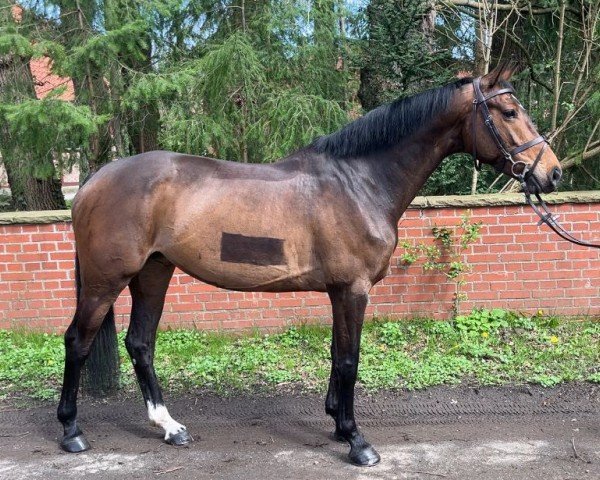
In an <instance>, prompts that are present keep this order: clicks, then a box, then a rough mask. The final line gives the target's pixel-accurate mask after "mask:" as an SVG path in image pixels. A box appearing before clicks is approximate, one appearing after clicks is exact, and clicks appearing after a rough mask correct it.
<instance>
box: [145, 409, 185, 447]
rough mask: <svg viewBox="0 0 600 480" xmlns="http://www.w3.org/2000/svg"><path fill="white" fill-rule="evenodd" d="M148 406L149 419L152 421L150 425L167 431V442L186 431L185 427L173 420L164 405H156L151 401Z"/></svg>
mask: <svg viewBox="0 0 600 480" xmlns="http://www.w3.org/2000/svg"><path fill="white" fill-rule="evenodd" d="M146 405H147V406H148V418H149V419H150V423H151V424H152V425H155V426H157V427H162V428H163V430H164V431H165V440H168V439H169V438H170V437H172V436H173V435H176V434H178V433H181V432H183V431H184V430H186V428H185V426H184V425H182V424H181V423H179V422H176V421H175V420H173V418H172V417H171V415H169V411H168V410H167V407H165V406H164V405H154V404H153V403H152V402H150V401H148V402H147V404H146Z"/></svg>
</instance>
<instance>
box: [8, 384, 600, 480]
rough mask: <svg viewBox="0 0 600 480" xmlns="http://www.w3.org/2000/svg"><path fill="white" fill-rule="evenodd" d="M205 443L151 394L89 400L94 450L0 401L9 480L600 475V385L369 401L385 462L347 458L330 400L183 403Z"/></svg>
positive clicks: (50, 414) (370, 421) (438, 392)
mask: <svg viewBox="0 0 600 480" xmlns="http://www.w3.org/2000/svg"><path fill="white" fill-rule="evenodd" d="M168 406H169V408H170V410H171V413H172V415H173V417H174V418H175V419H176V420H178V421H180V422H182V423H184V424H186V425H187V427H188V429H189V430H190V432H191V433H192V435H194V436H195V438H196V441H195V442H194V443H192V444H191V445H190V446H189V447H183V448H176V447H171V446H168V445H166V444H164V443H163V442H162V441H161V434H160V431H159V430H158V429H156V428H153V427H150V426H148V424H147V420H146V417H145V411H144V408H143V404H142V402H141V400H140V399H135V400H131V399H110V400H108V401H105V402H98V401H91V400H84V401H82V402H81V405H80V409H79V410H80V416H81V425H82V427H83V429H84V432H85V433H86V434H87V438H88V440H90V443H91V445H92V449H91V450H90V451H88V452H85V453H82V454H78V455H73V454H66V453H63V452H61V451H60V449H59V448H58V445H57V437H58V435H59V434H60V433H61V428H60V425H59V424H58V422H57V421H56V420H55V406H54V405H48V406H41V407H36V408H29V409H17V408H14V407H13V406H12V405H10V404H8V405H7V404H4V405H0V478H2V479H11V480H19V479H36V478H40V479H70V478H86V479H88V478H89V479H113V478H131V479H134V478H144V479H145V478H157V479H161V478H174V479H184V480H187V479H205V478H206V479H208V478H210V479H213V478H232V479H250V480H252V479H261V480H262V479H288V478H290V479H293V478H298V479H328V478H344V479H461V480H463V479H477V480H486V479H490V480H491V479H494V480H497V479H533V480H535V479H543V480H552V479H562V480H565V479H574V480H575V479H577V480H584V479H600V386H598V385H596V386H595V385H591V384H571V385H567V386H562V387H559V388H555V389H542V388H537V387H536V388H534V387H515V388H482V389H471V388H466V387H458V388H448V387H444V388H433V389H428V390H425V391H421V392H413V393H410V392H409V393H407V392H402V393H397V394H396V393H394V394H391V393H386V394H377V395H373V396H367V395H365V394H360V395H359V400H358V406H357V410H358V415H357V418H358V419H359V423H360V424H361V427H362V429H363V431H364V433H365V434H366V436H367V438H368V439H369V440H370V441H371V442H372V443H373V444H374V445H375V446H376V447H377V449H378V450H379V453H380V454H381V456H382V461H381V463H380V464H379V465H377V466H375V467H372V468H360V467H355V466H352V465H350V464H348V463H347V461H346V454H347V451H348V447H347V446H346V445H344V444H341V443H338V442H335V441H334V440H332V439H331V438H330V437H329V432H330V431H331V430H332V421H331V420H330V419H328V417H326V416H325V414H324V413H323V399H322V398H321V397H319V396H314V395H308V396H300V395H295V394H283V393H282V394H278V395H274V396H246V397H234V398H219V397H215V396H207V395H197V396H191V395H190V396H188V397H187V398H177V399H172V400H171V401H170V402H169V405H168Z"/></svg>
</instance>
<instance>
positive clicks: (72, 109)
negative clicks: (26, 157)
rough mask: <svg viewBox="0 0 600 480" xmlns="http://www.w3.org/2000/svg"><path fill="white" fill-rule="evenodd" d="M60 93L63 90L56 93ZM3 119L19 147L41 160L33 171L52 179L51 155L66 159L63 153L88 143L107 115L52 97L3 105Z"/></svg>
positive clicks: (1, 107)
mask: <svg viewBox="0 0 600 480" xmlns="http://www.w3.org/2000/svg"><path fill="white" fill-rule="evenodd" d="M55 94H60V92H55ZM0 119H2V120H4V121H6V123H7V125H8V127H9V129H10V132H11V135H12V137H13V138H15V139H18V143H19V148H21V149H25V150H26V151H29V152H31V153H32V154H33V157H34V158H37V159H40V160H41V161H39V162H36V163H33V164H31V165H30V168H31V171H30V174H32V175H33V176H35V177H36V178H48V176H51V175H52V174H53V172H54V167H53V165H52V163H49V162H46V161H45V159H46V158H48V155H52V156H54V157H55V158H57V159H58V160H60V161H62V155H61V154H62V153H64V152H66V151H68V150H70V149H76V148H77V147H78V146H79V145H81V144H83V143H86V142H87V141H88V139H89V137H90V135H92V134H93V133H94V132H95V131H96V128H97V125H98V123H100V122H102V121H105V119H104V118H102V117H98V116H94V115H92V113H91V111H90V109H89V107H87V106H85V105H80V106H78V105H74V104H72V103H70V102H64V101H62V100H58V99H56V98H54V96H48V97H46V98H45V99H43V100H37V99H31V100H27V101H23V102H21V103H19V104H16V105H15V104H13V105H11V104H4V105H2V104H0Z"/></svg>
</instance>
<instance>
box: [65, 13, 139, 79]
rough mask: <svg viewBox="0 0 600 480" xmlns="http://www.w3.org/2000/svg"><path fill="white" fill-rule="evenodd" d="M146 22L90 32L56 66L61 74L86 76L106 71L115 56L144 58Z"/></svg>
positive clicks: (105, 72) (135, 22)
mask: <svg viewBox="0 0 600 480" xmlns="http://www.w3.org/2000/svg"><path fill="white" fill-rule="evenodd" d="M147 29H148V25H147V24H146V23H145V22H144V21H142V20H138V21H133V22H128V23H125V24H123V25H122V26H120V28H117V29H115V30H109V31H106V32H103V33H102V34H100V35H93V36H91V37H90V38H89V39H87V41H85V42H82V43H81V44H78V45H75V46H74V47H73V48H72V49H71V50H70V52H69V55H68V57H67V56H63V57H62V64H59V65H57V68H58V70H59V72H60V73H63V74H64V75H69V76H71V77H73V78H82V77H85V76H86V75H87V74H88V72H89V71H90V70H91V71H93V72H94V75H100V74H108V72H109V67H110V66H111V65H112V64H113V63H114V62H115V60H116V59H118V57H120V56H121V57H122V56H130V57H133V58H134V59H135V58H138V59H141V58H143V53H142V52H143V50H144V49H145V48H146V47H147V45H146V44H145V36H144V32H145V31H146V30H147ZM54 60H55V62H56V61H57V60H58V59H57V58H55V59H54Z"/></svg>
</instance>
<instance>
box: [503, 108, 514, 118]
mask: <svg viewBox="0 0 600 480" xmlns="http://www.w3.org/2000/svg"><path fill="white" fill-rule="evenodd" d="M502 115H504V118H517V111H516V110H504V111H503V112H502Z"/></svg>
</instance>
